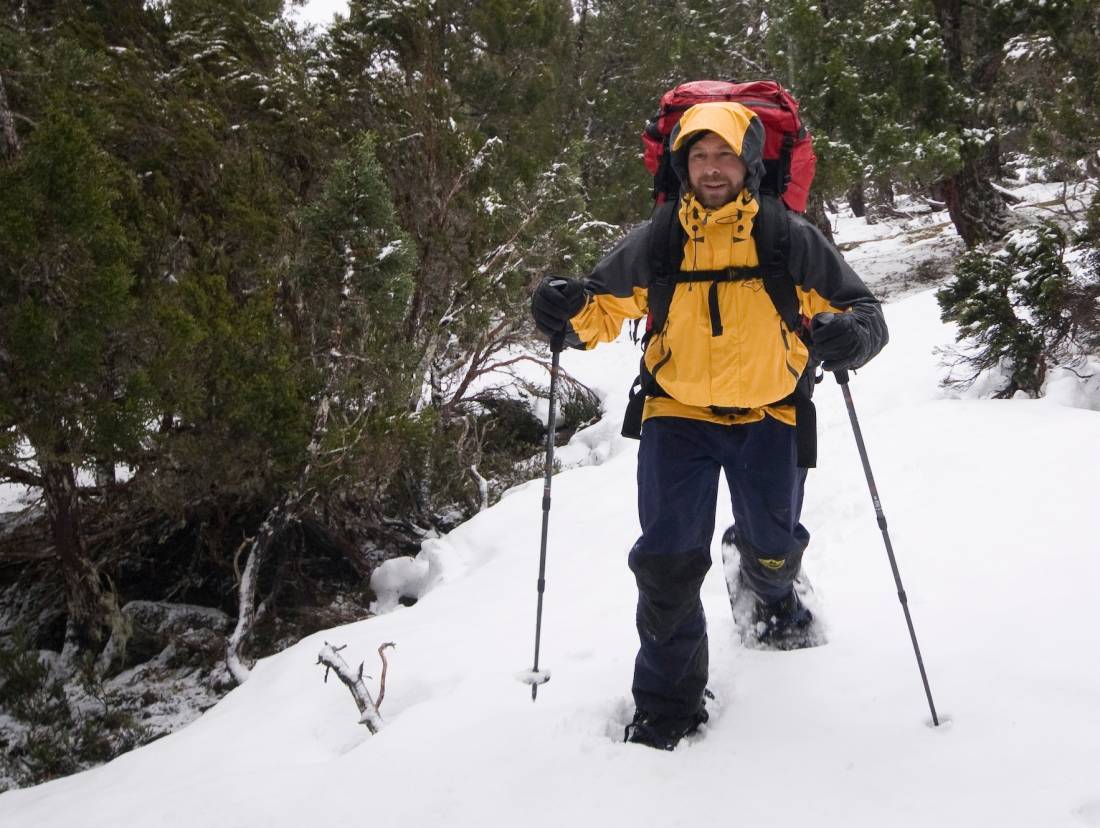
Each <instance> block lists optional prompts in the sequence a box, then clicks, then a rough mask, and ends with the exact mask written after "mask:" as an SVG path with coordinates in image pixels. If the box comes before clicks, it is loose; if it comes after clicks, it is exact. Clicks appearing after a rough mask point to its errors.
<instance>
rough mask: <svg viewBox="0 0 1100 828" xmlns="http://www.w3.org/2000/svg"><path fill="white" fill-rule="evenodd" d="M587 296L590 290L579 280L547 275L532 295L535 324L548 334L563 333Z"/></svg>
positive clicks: (532, 312) (532, 311)
mask: <svg viewBox="0 0 1100 828" xmlns="http://www.w3.org/2000/svg"><path fill="white" fill-rule="evenodd" d="M587 298H588V292H587V291H586V290H585V289H584V285H582V284H581V283H580V282H578V281H577V280H575V279H560V278H556V277H553V276H547V277H545V278H544V279H543V280H542V281H541V282H539V286H538V287H537V288H535V292H534V293H533V294H532V295H531V315H532V316H533V317H535V326H536V327H538V329H539V330H540V331H542V332H543V333H544V334H546V335H547V336H551V337H552V336H554V334H560V333H562V332H563V331H565V329H566V327H567V326H568V324H569V320H570V319H572V318H573V317H574V316H576V315H577V314H578V313H579V312H580V309H581V308H583V307H584V303H585V301H586V299H587Z"/></svg>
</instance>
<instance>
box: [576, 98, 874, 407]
mask: <svg viewBox="0 0 1100 828" xmlns="http://www.w3.org/2000/svg"><path fill="white" fill-rule="evenodd" d="M706 107H707V108H708V109H709V111H707V110H704V111H703V117H699V116H698V111H699V110H702V109H704V108H703V107H693V108H692V109H689V110H688V111H687V112H686V113H685V114H684V116H683V118H682V119H681V122H680V130H681V131H680V134H679V135H675V134H674V136H673V137H674V143H673V147H674V148H677V147H679V148H681V149H680V151H681V152H683V149H682V147H683V144H684V141H683V139H684V137H685V136H686V135H688V134H690V133H691V132H693V131H701V130H704V129H709V130H711V131H715V132H718V134H720V135H721V136H722V137H723V138H724V139H725V140H726V142H727V143H728V144H730V146H731V147H733V148H734V149H735V151H737V152H738V153H739V154H740V155H742V156H743V157H744V160H745V161H746V164H747V165H748V166H749V168H750V170H752V169H753V168H754V167H755V166H756V165H758V164H759V156H758V155H757V156H756V157H753V156H752V154H753V153H757V154H758V153H759V152H760V148H761V146H762V143H763V142H762V138H761V136H760V135H757V134H755V133H754V132H752V131H750V130H752V129H753V128H755V130H757V131H759V129H760V128H759V125H758V123H759V122H757V123H756V124H753V121H755V115H753V114H752V112H751V110H748V109H746V108H744V107H742V106H740V105H739V104H735V103H728V104H708V105H706ZM718 107H722V108H726V111H719V112H716V111H715V109H716V108H718ZM716 116H717V117H716ZM677 160H679V161H680V162H681V166H682V164H683V158H682V157H681V158H680V159H676V157H675V156H674V167H676V163H675V162H676V161H677ZM682 177H685V178H686V175H684V176H682ZM749 181H750V183H752V182H753V176H752V175H750V176H749ZM758 210H759V204H758V202H757V198H756V196H755V195H754V194H753V193H752V192H751V191H750V190H749V189H747V188H746V189H744V190H743V191H742V192H741V194H740V196H739V197H737V198H736V199H734V200H733V201H732V202H730V203H728V204H726V205H724V206H722V207H720V208H718V209H715V210H709V209H706V208H705V207H703V206H702V205H701V204H700V203H699V202H697V201H696V200H695V197H694V195H692V194H691V193H690V192H686V193H685V194H684V195H683V197H682V198H681V200H680V204H679V221H680V224H681V226H682V227H683V229H684V231H685V232H686V234H687V241H686V242H685V244H684V252H683V261H682V264H681V269H682V270H685V271H693V270H694V271H699V270H719V269H722V268H727V267H748V266H754V265H756V264H757V263H758V258H757V250H756V245H755V242H754V240H753V236H752V228H753V222H754V221H755V219H756V216H757V212H758ZM789 225H790V228H789V237H790V241H789V253H788V256H787V262H786V269H787V271H788V273H789V274H790V276H791V278H792V279H793V280H794V282H795V286H796V292H797V296H798V299H799V303H800V305H801V310H802V314H803V315H804V316H805V317H807V318H812V317H813V316H814V315H815V314H817V313H822V312H826V311H829V312H842V311H844V310H845V309H848V308H852V307H856V306H859V310H860V311H861V312H862V314H866V315H868V316H869V317H872V318H871V322H872V324H873V326H874V327H876V328H878V329H880V336H879V347H881V346H882V345H883V344H885V341H886V326H885V322H884V321H883V319H882V314H881V310H880V309H879V307H878V302H877V300H876V299H875V298H874V297H873V296H872V295H871V293H870V291H868V289H867V287H866V286H865V285H864V284H863V282H862V281H861V280H860V279H859V277H858V276H856V274H855V273H854V272H853V271H852V270H851V268H850V267H849V266H848V265H847V264H846V263H845V262H844V260H843V259H842V258H841V257H840V254H839V253H838V252H837V251H836V249H835V248H834V247H833V246H832V245H830V244H829V243H828V242H827V241H826V240H825V238H824V237H823V236H822V235H821V234H820V232H819V231H818V230H817V229H816V228H814V227H813V226H812V225H810V224H809V223H808V222H806V221H805V220H804V219H802V218H801V217H800V216H797V215H795V214H791V215H790V220H789ZM653 229H654V228H653V227H652V223H651V222H646V223H644V224H642V225H640V226H639V227H638V228H636V229H635V230H634V231H633V232H632V233H630V234H629V235H628V236H627V237H626V238H625V239H624V240H623V241H622V242H621V243H620V244H619V245H617V246H616V247H615V249H613V250H612V251H611V252H610V253H609V254H608V255H607V256H606V257H605V258H604V259H603V260H602V261H601V262H600V263H599V264H598V265H597V266H596V268H595V270H594V271H593V272H592V274H591V275H590V276H589V277H588V279H586V280H585V286H586V288H587V290H588V293H589V298H588V301H587V302H586V304H585V305H584V307H583V308H582V309H581V310H580V312H579V313H577V314H576V315H575V316H574V317H573V318H572V319H571V320H570V324H571V326H572V333H573V334H574V336H571V337H570V339H571V340H572V342H573V344H575V345H582V344H583V346H584V347H589V348H590V347H594V346H595V345H596V343H598V342H606V341H609V340H611V339H614V338H615V337H617V336H618V335H619V332H620V331H621V329H622V323H623V322H624V320H626V319H637V318H640V317H643V316H645V315H646V313H647V311H648V306H649V302H648V285H649V283H650V281H651V279H652V278H653V277H654V275H655V274H654V262H652V261H651V258H652V253H651V240H650V235H651V232H652V231H653ZM711 285H712V283H709V282H690V281H689V282H681V283H678V284H677V285H676V287H675V291H674V293H673V296H672V302H671V304H670V306H669V312H668V320H667V323H666V324H665V326H664V329H663V330H662V331H658V332H655V333H654V335H653V336H652V337H650V340H649V343H648V345H647V348H646V351H645V356H644V360H645V365H646V367H647V368H648V370H649V371H650V373H651V374H653V376H654V378H655V380H656V381H657V383H658V384H659V386H660V389H661V390H662V391H663V392H664V394H666V395H667V396H651V397H649V398H648V399H647V400H646V405H645V411H644V415H643V416H644V417H645V418H646V419H648V418H649V417H656V416H677V417H688V418H691V419H698V420H708V421H711V422H717V423H743V422H753V421H755V420H759V419H761V418H762V417H763V416H764V414H765V413H767V414H770V415H771V416H773V417H775V418H777V419H779V420H781V421H783V422H785V423H788V424H791V425H793V424H794V420H795V415H794V407H793V406H791V405H776V403H778V402H779V401H781V400H784V398H786V397H787V396H788V395H789V394H790V393H791V392H792V391H793V390H794V388H795V384H796V382H797V380H798V377H799V375H800V374H801V373H802V371H803V369H804V368H805V366H806V363H807V361H808V360H809V352H808V349H807V348H806V345H805V344H803V342H802V340H801V339H800V338H799V337H798V336H796V335H795V334H794V333H793V332H792V331H790V330H788V329H787V326H786V325H785V324H784V323H783V321H782V320H781V319H780V317H779V313H778V312H777V310H776V308H775V305H774V303H773V302H772V299H771V298H770V297H769V295H768V293H767V292H766V291H765V290H764V285H763V280H762V279H760V278H752V279H746V280H741V281H720V282H718V283H717V285H715V286H714V287H713V288H712V286H711ZM712 291H716V298H717V312H718V315H719V317H720V322H721V324H720V327H719V328H716V327H715V325H714V314H713V309H712V302H713V301H714V300H713V299H712V298H711V293H712ZM877 350H878V349H877V348H876V351H877ZM715 409H744V410H743V411H739V412H737V413H725V412H721V411H715Z"/></svg>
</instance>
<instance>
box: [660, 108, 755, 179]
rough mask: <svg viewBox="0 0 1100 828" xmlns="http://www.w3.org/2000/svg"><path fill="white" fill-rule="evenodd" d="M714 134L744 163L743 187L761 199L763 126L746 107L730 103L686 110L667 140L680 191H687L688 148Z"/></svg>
mask: <svg viewBox="0 0 1100 828" xmlns="http://www.w3.org/2000/svg"><path fill="white" fill-rule="evenodd" d="M706 132H713V133H715V134H717V135H718V136H719V137H721V138H722V140H723V141H725V142H726V143H727V144H729V145H730V146H731V147H732V148H733V151H734V152H736V153H737V155H738V156H739V157H740V158H741V160H742V161H744V162H745V168H746V170H747V172H746V174H745V187H746V188H747V189H748V190H749V192H751V193H752V194H753V196H754V197H758V196H759V195H760V181H761V180H762V179H763V177H764V125H763V124H762V123H761V122H760V119H759V118H757V117H756V114H755V113H754V112H753V111H752V110H751V109H749V108H748V107H746V106H742V105H741V104H739V103H734V102H732V101H715V102H711V103H701V104H696V105H695V106H693V107H691V108H690V109H688V110H687V111H686V112H684V114H683V116H682V117H681V118H680V121H679V123H677V124H676V126H675V127H674V128H673V130H672V134H671V135H670V136H669V147H670V148H671V150H672V157H671V159H670V160H671V162H672V169H673V170H674V171H675V172H676V176H677V177H678V178H679V179H680V189H681V191H683V190H686V189H687V188H688V187H690V186H691V185H690V183H689V181H688V163H687V155H688V150H689V149H690V148H691V145H692V144H693V143H695V141H696V140H698V139H699V138H701V137H702V136H703V134H704V133H706Z"/></svg>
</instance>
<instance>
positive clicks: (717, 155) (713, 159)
mask: <svg viewBox="0 0 1100 828" xmlns="http://www.w3.org/2000/svg"><path fill="white" fill-rule="evenodd" d="M746 173H747V168H746V167H745V162H744V161H742V160H741V159H740V158H738V156H737V153H736V152H734V151H733V148H732V147H730V145H729V144H727V143H726V142H725V141H724V140H722V138H721V137H720V136H719V135H717V134H715V133H713V132H708V133H707V134H706V135H704V136H703V137H702V138H700V139H699V140H698V141H696V142H695V143H694V144H692V146H691V149H690V150H688V181H689V183H690V184H691V189H692V192H694V193H695V197H696V198H697V199H698V200H699V202H700V203H701V204H702V205H703V206H704V207H706V208H707V209H709V210H714V209H716V208H718V207H721V206H722V205H723V204H729V202H731V201H733V200H734V199H735V198H736V197H737V196H738V195H739V194H740V192H741V189H742V188H743V187H744V186H745V175H746Z"/></svg>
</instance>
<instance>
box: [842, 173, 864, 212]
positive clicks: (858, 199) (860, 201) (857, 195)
mask: <svg viewBox="0 0 1100 828" xmlns="http://www.w3.org/2000/svg"><path fill="white" fill-rule="evenodd" d="M844 197H845V198H846V199H847V201H848V206H849V207H851V208H852V215H853V216H855V217H856V218H863V217H864V216H865V215H867V201H866V199H865V196H864V193H863V181H862V180H860V181H857V182H856V183H855V184H853V185H852V186H851V187H849V188H848V192H847V193H845V194H844Z"/></svg>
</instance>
